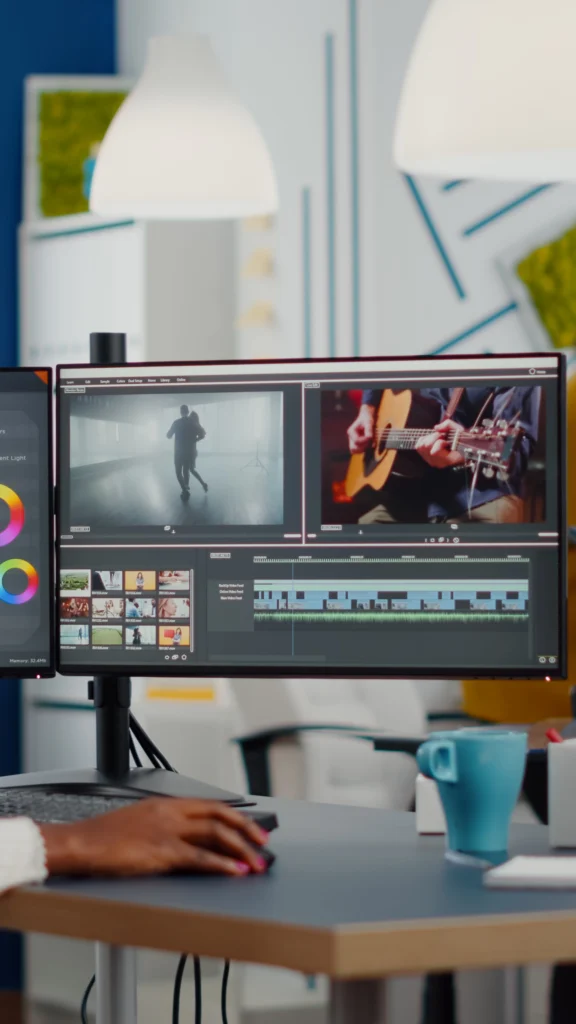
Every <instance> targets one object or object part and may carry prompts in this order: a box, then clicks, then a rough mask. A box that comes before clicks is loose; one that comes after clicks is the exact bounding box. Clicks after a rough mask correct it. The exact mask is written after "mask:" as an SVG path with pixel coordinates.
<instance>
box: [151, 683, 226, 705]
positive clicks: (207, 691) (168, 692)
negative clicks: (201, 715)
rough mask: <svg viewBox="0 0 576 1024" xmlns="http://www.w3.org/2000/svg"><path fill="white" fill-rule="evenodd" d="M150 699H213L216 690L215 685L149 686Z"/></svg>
mask: <svg viewBox="0 0 576 1024" xmlns="http://www.w3.org/2000/svg"><path fill="white" fill-rule="evenodd" d="M146 696H147V698H148V700H187V701H191V700H194V701H213V700H215V699H216V690H215V688H214V687H213V686H187V687H171V688H168V687H166V688H165V687H158V686H149V687H148V689H147V691H146Z"/></svg>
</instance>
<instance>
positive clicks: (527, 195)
mask: <svg viewBox="0 0 576 1024" xmlns="http://www.w3.org/2000/svg"><path fill="white" fill-rule="evenodd" d="M552 187H553V186H552V185H538V187H537V188H532V189H530V191H529V192H524V194H523V195H521V196H518V198H517V199H513V200H512V202H510V203H506V205H505V206H500V207H499V208H498V209H497V210H494V211H493V212H492V213H489V214H488V215H487V216H486V217H482V220H478V221H476V223H475V224H471V225H470V227H467V228H464V231H463V232H462V234H463V235H464V238H470V235H475V234H476V232H477V231H481V230H482V228H486V227H488V226H489V225H490V224H493V223H494V221H496V220H500V218H501V217H505V216H506V214H507V213H511V212H512V210H516V209H518V207H519V206H524V203H529V202H530V200H531V199H536V197H537V196H540V195H542V193H543V192H547V191H548V189H550V188H552Z"/></svg>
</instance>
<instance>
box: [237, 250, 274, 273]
mask: <svg viewBox="0 0 576 1024" xmlns="http://www.w3.org/2000/svg"><path fill="white" fill-rule="evenodd" d="M273 273H274V256H273V254H272V250H271V249H255V250H254V252H253V253H251V254H250V256H249V257H248V259H247V260H246V262H245V264H244V266H243V267H242V277H272V274H273Z"/></svg>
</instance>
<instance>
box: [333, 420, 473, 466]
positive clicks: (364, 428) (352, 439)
mask: <svg viewBox="0 0 576 1024" xmlns="http://www.w3.org/2000/svg"><path fill="white" fill-rule="evenodd" d="M375 421H376V409H375V408H374V407H373V406H371V405H362V406H361V407H360V412H359V413H358V416H357V418H356V419H355V420H354V422H353V423H352V424H351V425H350V427H349V428H348V441H349V444H350V453H351V454H352V455H362V454H363V453H364V452H366V451H368V450H369V449H370V448H372V447H373V445H374V436H375ZM459 430H460V431H461V430H462V428H461V427H460V426H459V425H458V424H457V423H455V422H454V420H450V419H445V420H442V422H441V423H438V424H437V425H436V426H435V427H434V430H431V431H430V433H424V434H423V436H422V437H418V438H417V439H416V440H415V443H414V450H415V451H417V452H418V454H419V455H420V456H421V457H422V458H423V459H424V461H425V462H427V463H428V465H429V466H432V467H433V468H434V469H447V468H448V467H449V466H463V465H464V463H465V462H466V458H465V456H464V455H463V454H462V452H460V451H454V450H453V449H452V438H451V436H450V435H454V433H457V432H458V431H459Z"/></svg>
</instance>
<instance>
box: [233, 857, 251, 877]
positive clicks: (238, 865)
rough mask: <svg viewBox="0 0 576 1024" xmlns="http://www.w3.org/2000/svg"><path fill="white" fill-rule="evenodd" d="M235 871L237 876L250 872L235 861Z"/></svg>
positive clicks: (239, 862) (243, 865)
mask: <svg viewBox="0 0 576 1024" xmlns="http://www.w3.org/2000/svg"><path fill="white" fill-rule="evenodd" d="M236 870H237V871H238V874H239V875H247V874H248V872H249V871H250V868H249V867H248V865H247V864H244V863H243V862H242V861H240V860H238V861H236Z"/></svg>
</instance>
